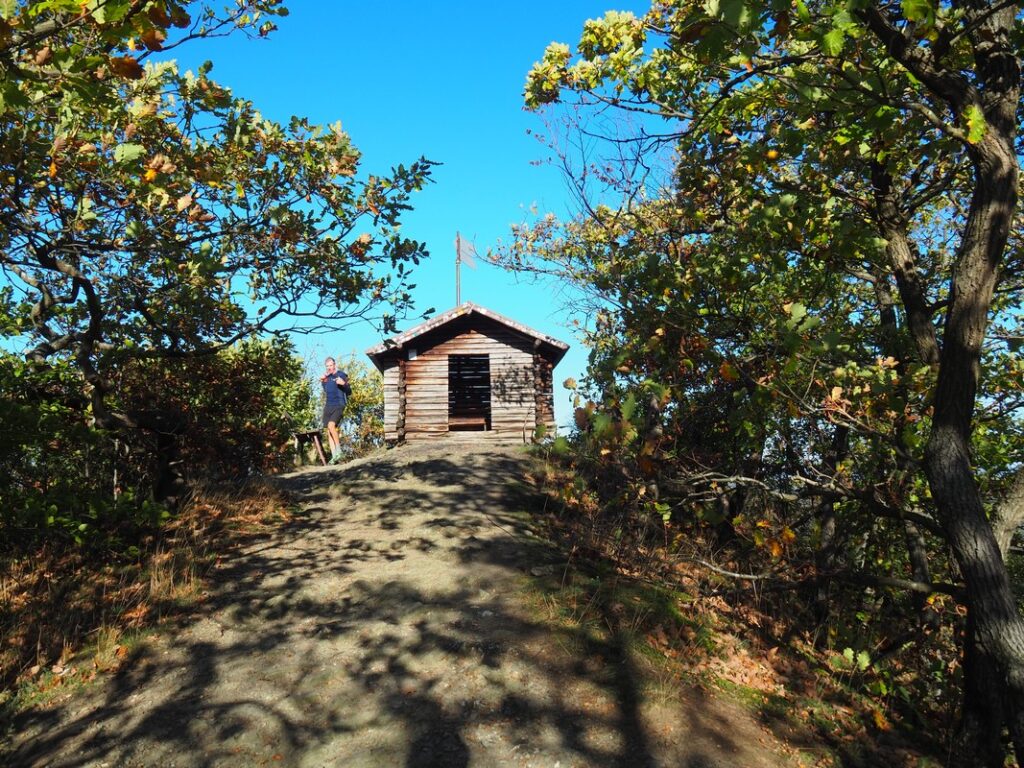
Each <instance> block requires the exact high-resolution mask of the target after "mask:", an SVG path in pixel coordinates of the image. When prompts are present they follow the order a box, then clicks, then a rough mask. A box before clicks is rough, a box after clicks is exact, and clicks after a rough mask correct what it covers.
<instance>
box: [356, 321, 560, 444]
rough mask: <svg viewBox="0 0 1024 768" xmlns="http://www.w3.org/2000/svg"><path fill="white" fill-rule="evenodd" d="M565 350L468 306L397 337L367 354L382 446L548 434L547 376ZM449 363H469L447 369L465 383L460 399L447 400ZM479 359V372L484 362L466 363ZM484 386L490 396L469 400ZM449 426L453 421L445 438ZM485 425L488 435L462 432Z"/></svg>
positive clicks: (549, 387) (549, 398)
mask: <svg viewBox="0 0 1024 768" xmlns="http://www.w3.org/2000/svg"><path fill="white" fill-rule="evenodd" d="M567 348H568V347H567V345H565V344H563V343H562V342H559V341H558V340H556V339H552V338H550V337H547V336H544V335H543V334H537V333H536V332H534V331H532V330H531V329H529V328H526V327H525V326H523V325H521V324H519V323H516V322H515V321H511V320H509V319H508V318H503V317H501V316H500V315H497V314H495V313H493V312H490V311H489V310H485V309H483V308H480V307H476V306H474V305H469V304H466V305H462V306H461V307H459V308H457V309H456V310H451V311H449V312H447V313H444V315H443V316H442V317H441V318H435V319H434V320H431V321H428V322H426V323H423V324H422V325H421V326H418V327H417V328H416V329H413V330H411V331H407V332H405V333H403V334H400V335H399V336H397V337H394V338H393V339H391V340H388V341H387V342H384V343H382V344H380V345H378V346H377V347H374V348H372V349H370V350H368V352H367V354H369V355H370V358H371V359H372V360H373V361H374V364H375V365H376V366H377V368H378V369H379V370H380V371H381V372H382V373H383V375H384V436H385V439H386V440H387V441H388V442H403V441H406V440H420V439H428V438H438V437H444V436H447V435H449V434H451V435H453V436H455V435H458V436H460V437H461V438H466V439H496V440H497V439H500V440H505V441H509V440H515V441H520V440H523V441H529V440H530V439H531V438H532V437H533V435H534V432H535V430H536V428H537V426H538V425H544V426H545V427H547V429H548V430H549V431H550V433H553V431H554V429H555V418H554V397H553V395H554V393H553V388H552V369H553V367H554V366H555V365H556V364H557V362H558V361H559V360H560V359H561V357H562V355H563V354H564V352H565V350H566V349H567ZM451 356H460V357H463V356H465V358H467V359H464V360H459V361H456V363H453V365H454V364H457V365H459V366H460V367H459V368H458V369H457V370H463V369H465V370H466V371H467V374H466V376H467V377H468V378H466V379H465V381H464V382H461V385H460V386H459V387H457V388H456V390H454V391H455V392H456V393H462V394H454V395H453V394H452V393H450V392H449V388H450V384H451V382H450V381H449V358H450V357H451ZM481 357H485V358H486V360H487V363H486V366H487V367H486V368H482V367H481V365H482V361H481V362H480V363H474V362H472V358H481ZM456 375H457V374H456ZM488 379H489V382H490V389H489V391H488V390H486V389H485V390H484V393H485V394H484V395H480V394H479V393H478V394H475V395H474V394H472V393H471V392H470V390H471V389H472V388H473V386H479V385H474V384H473V382H474V381H483V382H487V381H488ZM484 386H486V384H485V385H484ZM467 388H468V389H467ZM467 392H470V393H469V394H467ZM488 392H489V398H490V400H489V411H488V405H487V393H488ZM452 397H454V400H453V399H451V398H452ZM474 402H475V403H476V404H475V405H474V404H473V403H474ZM450 408H455V409H456V410H455V411H454V412H455V414H456V416H455V417H450V416H449V413H450V411H449V409H450ZM462 411H466V413H463V412H462ZM467 414H468V415H467ZM488 417H489V418H488ZM450 418H454V419H455V421H454V422H453V423H452V425H451V426H452V429H451V430H449V419H450ZM460 419H461V420H460ZM471 423H472V425H471ZM486 425H489V429H486V431H483V430H481V431H470V432H466V431H463V430H465V429H470V430H476V429H479V428H483V427H485V426H486Z"/></svg>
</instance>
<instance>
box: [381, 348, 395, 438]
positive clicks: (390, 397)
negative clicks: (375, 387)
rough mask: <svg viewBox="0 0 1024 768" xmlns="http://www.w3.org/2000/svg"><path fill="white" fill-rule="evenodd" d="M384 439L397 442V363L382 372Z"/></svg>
mask: <svg viewBox="0 0 1024 768" xmlns="http://www.w3.org/2000/svg"><path fill="white" fill-rule="evenodd" d="M383 373H384V439H385V440H387V441H389V442H391V441H395V440H398V361H397V360H396V361H394V364H393V365H390V366H389V367H387V368H385V369H384V371H383Z"/></svg>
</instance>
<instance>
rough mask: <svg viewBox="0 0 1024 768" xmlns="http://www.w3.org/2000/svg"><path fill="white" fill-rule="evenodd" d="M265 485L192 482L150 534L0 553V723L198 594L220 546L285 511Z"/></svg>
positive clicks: (113, 665)
mask: <svg viewBox="0 0 1024 768" xmlns="http://www.w3.org/2000/svg"><path fill="white" fill-rule="evenodd" d="M290 514H291V512H290V505H289V502H288V500H287V499H286V498H284V496H283V495H282V494H281V492H280V491H278V490H276V489H274V488H273V487H272V486H270V484H268V483H266V482H264V481H261V480H254V481H250V482H247V483H245V484H244V485H242V486H240V487H232V488H225V487H200V488H196V489H194V490H193V492H192V493H191V495H190V497H189V499H188V501H187V502H186V503H185V504H183V506H182V508H181V510H180V512H179V513H177V514H176V515H175V516H173V517H172V518H170V519H169V520H168V521H167V522H166V523H165V524H164V526H163V527H162V528H161V529H160V530H159V531H158V532H155V533H152V534H150V535H147V536H144V537H142V538H141V539H140V540H139V541H137V542H136V543H134V544H132V545H131V546H130V547H125V548H121V549H117V550H112V549H102V548H92V549H88V548H83V547H79V546H75V545H74V544H72V543H65V544H62V545H55V544H53V543H48V544H46V545H43V546H41V547H39V548H38V549H37V550H35V551H33V552H29V553H19V554H16V555H15V554H8V555H4V556H3V557H2V559H0V727H2V726H3V725H4V723H5V722H6V721H8V720H9V718H10V717H11V716H12V715H13V714H14V713H15V712H16V711H18V710H20V709H22V708H23V707H25V706H28V705H30V704H33V703H38V702H40V701H45V700H46V699H47V698H49V697H52V696H53V695H56V694H59V693H61V692H63V691H65V690H67V689H69V688H72V687H75V686H78V685H81V684H83V683H85V682H88V681H90V680H92V679H93V678H95V677H96V676H97V675H98V674H102V673H104V672H109V671H113V670H116V669H117V668H118V667H119V666H120V664H121V662H122V660H123V659H125V658H127V657H128V655H129V653H130V651H131V650H132V647H133V646H134V645H135V644H136V643H137V642H138V641H139V639H140V638H141V637H142V636H143V635H144V633H145V632H146V631H147V630H149V629H151V628H153V627H155V626H156V625H158V624H159V623H160V622H161V621H164V620H166V619H168V618H169V617H174V616H177V615H180V614H182V613H186V612H188V611H190V610H192V609H193V608H195V607H196V606H197V605H198V604H200V603H201V602H202V601H203V599H204V597H205V589H206V580H207V576H208V574H209V572H210V570H211V568H212V567H213V566H214V565H215V563H216V561H217V559H218V557H219V556H220V554H221V553H222V552H223V551H224V550H225V549H226V548H227V547H229V546H230V545H231V544H232V543H233V542H235V541H237V540H238V539H239V538H241V537H245V536H248V535H253V534H257V533H259V532H261V531H264V530H267V529H269V527H270V526H272V525H273V524H275V523H279V522H280V521H282V520H283V519H286V518H287V517H288V516H289V515H290Z"/></svg>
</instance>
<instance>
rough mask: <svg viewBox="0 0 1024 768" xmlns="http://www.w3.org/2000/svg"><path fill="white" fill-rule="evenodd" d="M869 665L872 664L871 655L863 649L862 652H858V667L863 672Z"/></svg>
mask: <svg viewBox="0 0 1024 768" xmlns="http://www.w3.org/2000/svg"><path fill="white" fill-rule="evenodd" d="M869 666H871V657H870V656H868V652H867V651H861V652H860V653H858V654H857V669H859V670H860V671H861V672H863V671H864V670H865V669H867V668H868V667H869Z"/></svg>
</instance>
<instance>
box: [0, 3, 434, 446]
mask: <svg viewBox="0 0 1024 768" xmlns="http://www.w3.org/2000/svg"><path fill="white" fill-rule="evenodd" d="M285 13H286V11H285V9H284V8H283V6H282V5H281V3H280V1H279V0H253V1H252V2H240V3H236V4H229V5H227V6H226V7H225V8H224V10H223V11H218V10H217V9H216V7H215V6H214V5H211V4H209V3H203V2H196V3H182V2H175V1H174V0H167V1H164V0H150V1H148V2H144V1H139V0H135V1H129V0H92V1H91V2H88V3H81V2H78V0H32V1H25V0H21V1H18V2H9V3H6V4H3V5H0V67H2V69H3V79H2V83H3V85H2V89H0V122H2V126H0V127H2V134H0V135H2V137H3V138H2V140H0V230H2V234H0V238H2V239H0V274H2V278H0V279H2V280H3V283H4V284H3V287H2V292H0V295H2V296H3V305H2V306H3V310H2V312H3V317H4V323H3V325H4V329H5V333H6V334H7V335H13V336H14V337H17V338H19V339H21V340H24V341H25V342H26V344H27V351H26V355H27V358H28V359H29V360H30V361H32V362H33V363H34V364H36V365H38V366H47V365H51V364H53V362H54V361H57V360H62V359H67V360H71V361H73V364H74V366H75V368H76V369H77V371H78V372H79V373H80V376H81V378H80V387H79V397H80V398H81V399H82V400H83V404H87V405H85V406H84V407H85V408H87V409H88V413H89V416H90V418H91V419H93V420H94V422H95V424H97V425H99V426H101V427H104V428H109V429H119V430H133V429H137V428H140V427H148V428H150V429H153V428H158V425H154V424H144V423H142V422H141V421H140V420H139V415H138V414H136V415H132V414H130V413H127V412H125V411H123V410H118V409H117V408H116V407H115V398H113V397H112V396H111V395H112V386H113V379H114V378H115V374H116V372H117V371H119V370H121V369H123V368H124V367H125V366H127V365H129V364H131V363H132V362H133V361H145V360H154V359H169V358H188V357H194V356H196V355H205V354H209V353H211V352H213V351H216V350H218V349H223V348H225V347H227V346H228V345H230V344H232V343H234V342H236V341H238V340H240V339H244V338H247V337H250V336H253V335H254V334H257V333H260V332H264V331H271V332H274V333H282V332H284V331H287V330H297V329H304V330H315V329H318V328H321V327H323V326H324V324H327V323H329V324H331V325H332V326H333V327H336V326H337V324H338V323H339V322H344V321H346V320H351V319H353V318H356V317H359V316H364V315H366V314H368V313H370V312H381V311H382V310H383V308H384V307H387V306H394V307H396V308H397V310H396V311H398V312H401V311H404V309H405V308H406V307H407V306H408V301H409V294H408V291H407V287H408V286H407V274H408V273H407V269H408V267H409V266H410V265H411V264H414V263H416V262H417V261H418V260H419V259H420V258H421V257H422V256H423V254H424V250H423V246H422V245H421V244H420V243H417V242H415V241H412V240H409V239H407V238H404V237H402V236H401V234H400V233H399V217H400V215H401V214H402V212H403V211H405V210H407V209H408V208H409V203H408V201H409V197H410V195H411V194H412V193H413V192H414V191H416V190H418V189H420V188H421V187H422V186H423V185H424V184H425V183H426V182H427V181H428V179H429V173H430V165H431V164H430V163H429V162H428V161H426V160H422V159H421V160H417V161H416V162H414V163H413V164H412V165H410V166H408V167H406V166H398V167H397V168H395V169H394V170H393V171H392V172H391V174H390V175H387V176H374V175H370V176H366V177H361V175H360V173H359V153H358V150H357V149H356V148H355V147H354V146H353V145H352V143H351V142H350V140H349V137H348V136H347V135H346V134H345V133H344V132H343V131H342V130H341V128H340V126H338V125H335V126H331V127H328V128H326V129H322V128H318V127H315V126H312V125H310V124H309V122H308V121H307V120H305V119H302V118H293V119H292V121H291V122H290V123H289V124H288V125H279V124H276V123H274V122H272V121H270V120H267V119H266V118H264V117H263V116H261V115H260V113H259V112H258V111H257V109H256V107H255V106H254V105H253V104H252V103H251V102H249V101H246V100H244V99H240V98H236V97H234V96H232V94H231V93H230V91H229V90H228V89H226V88H224V87H222V86H220V85H218V84H217V83H216V82H214V81H213V80H211V79H210V76H209V74H210V70H211V65H210V64H206V65H204V66H202V67H201V68H199V70H198V71H197V72H184V73H182V72H180V71H179V70H178V68H177V66H176V65H175V63H174V62H173V61H168V60H166V59H165V58H164V59H161V60H158V58H160V57H159V56H158V54H159V53H160V52H166V51H171V50H173V49H174V48H176V47H177V46H179V45H182V44H187V43H188V42H189V41H191V40H194V39H196V38H199V37H204V36H209V35H218V34H227V33H229V32H231V31H232V30H235V29H240V30H242V31H244V32H247V33H256V34H259V35H264V34H267V33H269V32H270V31H271V30H272V29H273V26H274V25H273V21H272V19H273V18H274V17H275V16H279V15H284V14H285ZM80 407H81V406H80Z"/></svg>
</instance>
